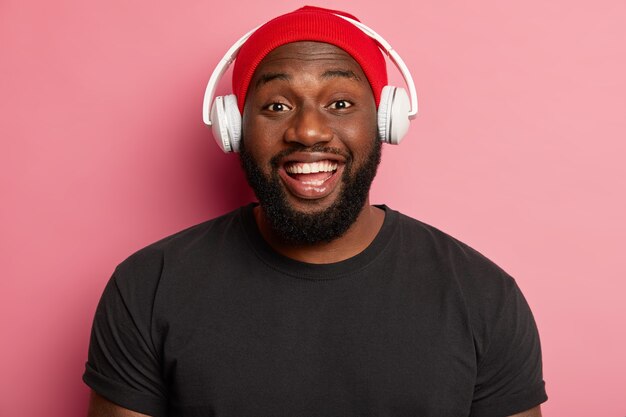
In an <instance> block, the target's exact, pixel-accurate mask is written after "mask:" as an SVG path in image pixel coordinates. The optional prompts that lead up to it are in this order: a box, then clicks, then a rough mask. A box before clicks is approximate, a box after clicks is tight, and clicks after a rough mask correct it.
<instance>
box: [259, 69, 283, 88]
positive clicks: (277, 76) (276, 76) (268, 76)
mask: <svg viewBox="0 0 626 417" xmlns="http://www.w3.org/2000/svg"><path fill="white" fill-rule="evenodd" d="M274 80H284V81H291V76H290V75H288V74H285V73H284V72H268V73H265V74H262V75H261V76H260V77H259V79H258V80H256V83H255V84H254V88H259V87H260V86H262V85H265V84H267V83H269V82H270V81H274Z"/></svg>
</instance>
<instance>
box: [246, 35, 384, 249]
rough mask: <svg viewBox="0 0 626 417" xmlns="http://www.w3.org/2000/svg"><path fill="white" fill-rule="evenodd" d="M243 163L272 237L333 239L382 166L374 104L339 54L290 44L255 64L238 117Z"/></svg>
mask: <svg viewBox="0 0 626 417" xmlns="http://www.w3.org/2000/svg"><path fill="white" fill-rule="evenodd" d="M243 136H244V138H243V141H242V146H241V162H242V166H243V168H244V170H245V172H246V175H247V178H248V182H249V183H250V185H251V186H252V188H253V189H254V192H255V194H256V195H257V198H258V199H259V202H260V205H261V209H262V210H263V214H264V216H265V217H266V219H267V220H268V221H269V222H270V225H271V227H272V229H273V230H274V232H276V233H278V234H279V235H280V237H281V238H283V239H285V240H287V241H291V242H294V243H304V244H313V243H318V242H324V241H331V240H334V239H336V238H337V237H339V236H341V235H342V234H343V233H345V231H346V230H348V228H349V227H350V226H351V225H352V223H354V221H355V220H356V218H357V217H358V215H359V213H360V212H361V210H362V209H363V207H364V205H365V203H366V202H367V201H368V193H369V188H370V185H371V182H372V180H373V179H374V176H375V175H376V168H377V167H378V164H379V162H380V152H381V143H380V141H379V140H378V139H377V127H376V104H375V101H374V96H373V94H372V90H371V87H370V85H369V83H368V81H367V78H366V77H365V75H364V73H363V71H362V69H361V67H360V66H359V65H358V64H357V63H356V61H355V60H354V59H353V58H352V57H351V56H350V55H349V54H347V53H346V52H345V51H343V50H342V49H340V48H337V47H335V46H333V45H330V44H326V43H318V42H295V43H290V44H287V45H283V46H281V47H279V48H276V49H275V50H273V51H272V52H271V53H270V54H268V55H267V56H266V57H265V58H264V59H263V61H262V62H261V63H260V65H259V66H258V68H257V69H256V72H255V74H254V77H253V78H252V81H251V82H250V87H249V90H248V95H247V97H246V103H245V106H244V115H243Z"/></svg>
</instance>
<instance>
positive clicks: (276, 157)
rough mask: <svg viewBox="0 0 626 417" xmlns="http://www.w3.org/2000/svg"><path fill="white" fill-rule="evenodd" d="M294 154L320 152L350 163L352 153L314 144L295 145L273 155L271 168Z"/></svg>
mask: <svg viewBox="0 0 626 417" xmlns="http://www.w3.org/2000/svg"><path fill="white" fill-rule="evenodd" d="M296 152H310V153H313V152H321V153H330V154H334V155H340V156H342V157H343V158H345V159H346V163H350V162H351V161H352V153H351V152H346V151H344V150H342V149H338V148H332V147H330V146H325V145H324V144H315V145H313V146H302V145H295V146H293V147H291V148H289V149H285V150H283V151H280V152H279V153H277V154H276V155H274V156H273V157H272V159H270V164H271V166H272V168H278V167H279V166H280V162H281V160H282V159H283V158H285V157H287V156H289V155H291V154H293V153H296Z"/></svg>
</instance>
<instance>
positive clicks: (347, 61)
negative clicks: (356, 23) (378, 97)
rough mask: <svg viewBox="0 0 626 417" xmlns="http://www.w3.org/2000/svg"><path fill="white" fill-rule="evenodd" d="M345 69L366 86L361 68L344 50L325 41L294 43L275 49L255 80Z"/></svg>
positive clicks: (255, 75) (262, 64)
mask: <svg viewBox="0 0 626 417" xmlns="http://www.w3.org/2000/svg"><path fill="white" fill-rule="evenodd" d="M311 69H313V70H315V69H318V70H319V71H324V70H328V69H338V70H346V71H351V72H353V73H354V75H355V76H356V78H357V79H359V80H362V81H363V82H366V83H367V81H366V80H367V78H366V77H365V74H364V73H363V69H362V68H361V66H360V65H359V64H358V63H357V62H356V61H355V60H354V58H352V56H351V55H350V54H348V53H347V52H346V51H344V50H343V49H341V48H339V47H337V46H335V45H331V44H328V43H323V42H309V41H301V42H292V43H288V44H285V45H282V46H279V47H278V48H276V49H274V50H272V51H271V52H270V53H269V54H267V55H266V56H265V58H263V60H262V61H261V62H260V64H259V65H258V67H257V68H256V70H255V72H254V75H253V77H252V80H253V83H252V85H254V80H256V79H258V78H259V77H261V76H263V74H265V73H267V72H295V73H297V72H298V71H305V70H311Z"/></svg>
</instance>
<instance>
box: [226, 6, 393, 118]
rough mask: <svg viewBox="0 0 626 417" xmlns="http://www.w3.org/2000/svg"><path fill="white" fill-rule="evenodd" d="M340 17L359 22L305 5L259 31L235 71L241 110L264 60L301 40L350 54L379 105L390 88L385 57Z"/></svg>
mask: <svg viewBox="0 0 626 417" xmlns="http://www.w3.org/2000/svg"><path fill="white" fill-rule="evenodd" d="M337 14H339V15H342V16H346V17H349V18H351V19H353V20H358V19H357V18H356V17H354V16H352V15H350V14H347V13H344V12H340V11H336V10H329V9H323V8H320V7H311V6H305V7H302V8H301V9H298V10H295V11H293V12H291V13H287V14H284V15H282V16H278V17H277V18H275V19H272V20H270V21H269V22H267V23H265V24H264V25H263V26H261V27H260V28H259V29H257V30H256V32H254V33H253V34H252V36H250V38H248V40H247V41H246V43H244V44H243V46H242V47H241V49H240V50H239V53H238V54H237V60H236V61H235V66H234V68H233V93H234V94H235V95H236V96H237V105H238V107H239V111H240V112H242V113H243V105H244V103H245V100H246V93H247V92H248V86H249V85H250V80H252V76H253V75H254V71H255V70H256V68H257V66H258V65H259V63H260V62H261V61H262V60H263V58H265V56H266V55H267V54H269V53H270V52H271V51H272V50H273V49H276V48H278V47H279V46H281V45H285V44H287V43H291V42H298V41H318V42H325V43H329V44H332V45H335V46H337V47H339V48H341V49H343V50H344V51H346V52H347V53H348V54H350V55H351V56H352V58H354V60H355V61H356V62H357V63H358V64H359V65H360V66H361V68H362V69H363V72H364V73H365V76H366V77H367V80H368V81H369V83H370V86H371V87H372V92H373V93H374V99H375V100H376V106H378V103H379V102H380V93H381V91H382V89H383V87H384V86H386V85H387V66H386V63H385V58H384V57H383V54H382V53H381V51H380V49H379V48H378V44H377V43H376V41H375V40H374V39H372V38H370V37H369V36H368V35H366V34H365V33H364V32H363V31H362V30H361V29H359V28H358V27H356V26H355V25H353V24H352V23H350V22H348V21H346V20H344V19H342V18H341V17H338V16H336V15H337Z"/></svg>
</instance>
